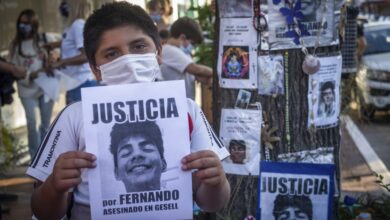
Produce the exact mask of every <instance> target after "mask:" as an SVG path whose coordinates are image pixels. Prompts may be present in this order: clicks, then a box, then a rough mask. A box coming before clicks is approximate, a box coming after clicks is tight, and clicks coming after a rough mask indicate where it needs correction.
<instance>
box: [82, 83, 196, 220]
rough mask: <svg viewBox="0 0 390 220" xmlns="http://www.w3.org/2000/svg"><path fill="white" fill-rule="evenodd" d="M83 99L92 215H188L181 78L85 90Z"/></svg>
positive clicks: (117, 219)
mask: <svg viewBox="0 0 390 220" xmlns="http://www.w3.org/2000/svg"><path fill="white" fill-rule="evenodd" d="M173 88H174V89H173ZM140 91H142V92H140ZM82 105H83V117H84V132H85V138H86V151H87V152H90V153H92V154H94V155H96V157H97V160H96V163H97V166H96V168H94V169H90V170H89V171H88V181H89V195H90V201H91V204H90V205H91V217H92V219H113V220H121V219H161V216H164V219H192V187H191V186H192V180H191V172H184V171H182V170H181V159H182V158H183V157H184V156H185V155H188V154H189V153H190V138H189V126H188V106H187V99H186V97H185V88H184V81H167V82H154V83H136V84H126V85H116V86H99V87H91V88H86V89H83V90H82Z"/></svg>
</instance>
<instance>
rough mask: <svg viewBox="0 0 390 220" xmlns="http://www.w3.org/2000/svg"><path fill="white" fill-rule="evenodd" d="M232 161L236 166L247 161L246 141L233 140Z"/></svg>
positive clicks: (231, 145) (230, 151)
mask: <svg viewBox="0 0 390 220" xmlns="http://www.w3.org/2000/svg"><path fill="white" fill-rule="evenodd" d="M229 153H230V160H231V161H232V163H235V164H244V163H245V159H246V144H245V141H244V140H236V139H232V140H230V143H229Z"/></svg>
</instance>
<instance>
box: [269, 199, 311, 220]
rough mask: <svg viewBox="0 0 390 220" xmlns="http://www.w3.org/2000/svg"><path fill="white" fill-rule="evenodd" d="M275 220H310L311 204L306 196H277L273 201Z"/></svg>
mask: <svg viewBox="0 0 390 220" xmlns="http://www.w3.org/2000/svg"><path fill="white" fill-rule="evenodd" d="M273 215H274V217H275V220H292V219H296V220H312V219H313V204H312V202H311V199H310V198H309V196H306V195H287V194H285V195H282V194H278V195H277V196H276V199H275V201H274V209H273Z"/></svg>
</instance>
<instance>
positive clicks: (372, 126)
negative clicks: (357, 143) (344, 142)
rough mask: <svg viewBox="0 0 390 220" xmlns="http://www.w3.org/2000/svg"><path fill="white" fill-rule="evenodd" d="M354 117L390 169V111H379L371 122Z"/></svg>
mask: <svg viewBox="0 0 390 220" xmlns="http://www.w3.org/2000/svg"><path fill="white" fill-rule="evenodd" d="M353 116H354V114H353ZM352 118H353V120H354V122H355V123H356V125H357V126H358V127H359V129H360V131H361V132H362V133H363V134H364V136H365V137H366V139H367V140H368V142H369V143H370V145H371V147H372V148H373V150H374V151H375V152H376V154H377V155H378V156H379V157H380V159H381V160H382V161H383V163H384V164H385V165H386V167H387V169H388V170H390V113H388V112H377V113H376V114H375V117H374V118H373V119H372V120H371V121H369V122H363V121H361V120H359V119H357V117H352Z"/></svg>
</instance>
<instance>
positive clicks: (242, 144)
mask: <svg viewBox="0 0 390 220" xmlns="http://www.w3.org/2000/svg"><path fill="white" fill-rule="evenodd" d="M233 145H237V146H239V147H242V148H246V145H245V141H244V140H236V139H232V140H230V143H229V149H230V148H231V147H233Z"/></svg>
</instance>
